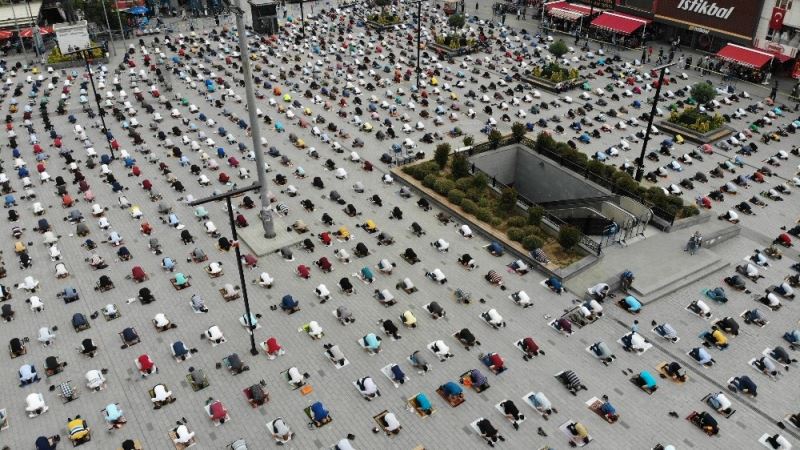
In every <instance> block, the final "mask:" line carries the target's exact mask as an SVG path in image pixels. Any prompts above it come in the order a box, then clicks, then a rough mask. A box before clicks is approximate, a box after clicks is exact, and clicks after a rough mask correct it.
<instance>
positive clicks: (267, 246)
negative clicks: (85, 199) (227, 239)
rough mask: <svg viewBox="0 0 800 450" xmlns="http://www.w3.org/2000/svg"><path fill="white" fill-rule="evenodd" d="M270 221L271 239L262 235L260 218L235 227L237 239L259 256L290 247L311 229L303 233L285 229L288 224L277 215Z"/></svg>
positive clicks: (310, 233)
mask: <svg viewBox="0 0 800 450" xmlns="http://www.w3.org/2000/svg"><path fill="white" fill-rule="evenodd" d="M272 221H273V222H275V237H274V238H273V239H267V238H265V237H264V229H263V228H262V227H261V220H260V219H259V220H257V221H253V223H251V224H250V225H249V226H247V227H245V228H237V229H236V233H237V234H238V235H239V240H240V241H242V242H244V244H245V245H247V247H248V248H250V251H251V252H253V254H254V255H255V256H257V257H259V258H260V257H262V256H264V255H266V254H269V253H274V252H277V251H279V250H280V249H281V248H283V247H291V246H293V245H295V244H297V243H299V242H302V240H303V239H305V238H306V237H308V236H311V235H312V232H311V231H309V232H307V233H303V234H297V233H295V232H294V231H287V230H286V227H287V226H288V225H287V224H286V223H285V222H284V221H283V220H282V219H281V218H280V217H277V215H273V216H272Z"/></svg>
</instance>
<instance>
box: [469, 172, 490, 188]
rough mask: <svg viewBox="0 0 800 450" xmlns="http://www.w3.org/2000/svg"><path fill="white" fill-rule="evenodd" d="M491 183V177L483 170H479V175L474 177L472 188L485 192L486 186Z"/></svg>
mask: <svg viewBox="0 0 800 450" xmlns="http://www.w3.org/2000/svg"><path fill="white" fill-rule="evenodd" d="M488 185H489V178H487V177H486V175H484V174H483V173H482V172H479V173H478V174H477V175H475V176H474V177H472V189H474V190H477V191H479V192H483V190H484V189H486V186H488Z"/></svg>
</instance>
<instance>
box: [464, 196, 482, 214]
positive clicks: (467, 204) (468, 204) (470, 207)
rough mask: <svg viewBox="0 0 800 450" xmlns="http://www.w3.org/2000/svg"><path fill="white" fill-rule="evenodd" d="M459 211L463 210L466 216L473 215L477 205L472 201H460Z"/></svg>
mask: <svg viewBox="0 0 800 450" xmlns="http://www.w3.org/2000/svg"><path fill="white" fill-rule="evenodd" d="M461 209H463V210H464V212H465V213H467V214H475V213H477V212H478V209H479V208H478V204H477V203H475V202H473V201H472V200H470V199H468V198H465V199H464V200H462V201H461Z"/></svg>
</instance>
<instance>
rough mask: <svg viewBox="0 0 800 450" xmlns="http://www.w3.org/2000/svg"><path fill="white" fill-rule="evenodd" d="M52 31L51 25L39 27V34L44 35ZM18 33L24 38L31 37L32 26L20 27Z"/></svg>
mask: <svg viewBox="0 0 800 450" xmlns="http://www.w3.org/2000/svg"><path fill="white" fill-rule="evenodd" d="M52 32H53V27H39V35H40V36H46V35H48V34H51V33H52ZM19 35H20V36H22V37H24V38H31V37H33V27H29V28H22V29H21V30H19Z"/></svg>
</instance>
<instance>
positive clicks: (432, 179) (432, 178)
mask: <svg viewBox="0 0 800 450" xmlns="http://www.w3.org/2000/svg"><path fill="white" fill-rule="evenodd" d="M438 179H439V176H438V175H436V174H435V173H429V174H428V175H425V178H424V179H423V180H422V185H423V186H425V187H426V188H430V189H433V186H434V185H435V184H436V180H438Z"/></svg>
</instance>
